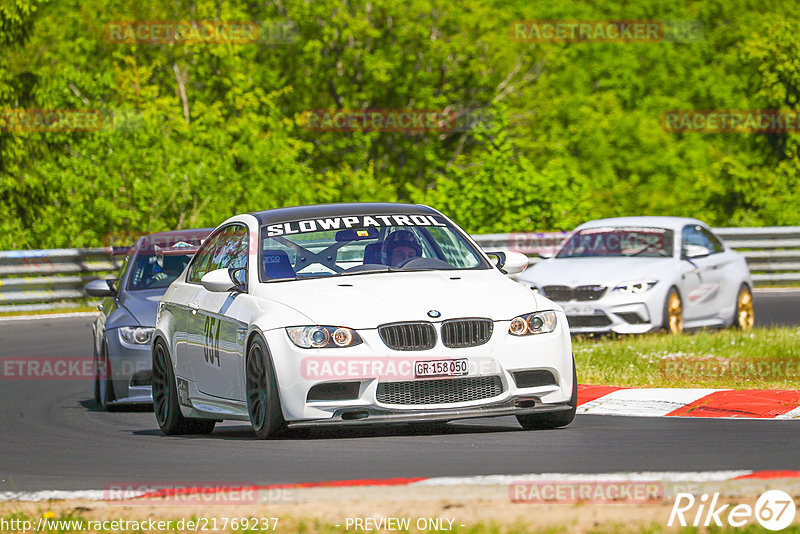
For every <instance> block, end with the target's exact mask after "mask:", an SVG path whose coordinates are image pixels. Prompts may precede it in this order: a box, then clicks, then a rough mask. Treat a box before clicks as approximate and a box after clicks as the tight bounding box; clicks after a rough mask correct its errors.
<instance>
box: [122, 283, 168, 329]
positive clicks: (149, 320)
mask: <svg viewBox="0 0 800 534" xmlns="http://www.w3.org/2000/svg"><path fill="white" fill-rule="evenodd" d="M166 290H167V289H166V288H164V289H140V290H137V291H126V292H125V293H124V294H123V296H122V298H120V303H121V304H122V306H123V307H124V308H125V309H126V310H127V311H128V312H129V313H130V314H131V315H132V316H133V318H134V319H135V320H136V321H137V322H138V323H139V325H140V326H155V325H156V313H157V312H158V303H159V302H160V301H161V297H163V296H164V293H165V292H166ZM121 326H124V325H121Z"/></svg>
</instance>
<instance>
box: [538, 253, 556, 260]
mask: <svg viewBox="0 0 800 534" xmlns="http://www.w3.org/2000/svg"><path fill="white" fill-rule="evenodd" d="M555 255H556V253H555V252H539V253H538V254H537V256H539V257H540V258H542V259H543V260H549V259H550V258H552V257H554V256H555Z"/></svg>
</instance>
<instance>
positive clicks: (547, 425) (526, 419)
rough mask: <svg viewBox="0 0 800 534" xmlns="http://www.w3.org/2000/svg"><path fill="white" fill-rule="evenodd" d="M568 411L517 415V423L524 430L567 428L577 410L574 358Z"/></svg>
mask: <svg viewBox="0 0 800 534" xmlns="http://www.w3.org/2000/svg"><path fill="white" fill-rule="evenodd" d="M569 407H570V409H569V410H565V411H563V412H555V413H543V414H539V415H537V414H529V415H518V416H517V421H519V424H520V425H521V426H522V428H524V429H525V430H549V429H552V428H559V427H562V426H567V425H568V424H570V423H571V422H572V421H573V420H574V419H575V412H576V411H577V410H578V374H577V373H576V372H575V358H573V359H572V395H571V396H570V399H569Z"/></svg>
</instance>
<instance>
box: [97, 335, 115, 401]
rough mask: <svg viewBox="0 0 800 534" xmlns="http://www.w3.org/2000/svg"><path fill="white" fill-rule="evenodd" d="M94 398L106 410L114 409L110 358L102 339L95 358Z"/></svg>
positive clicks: (104, 341)
mask: <svg viewBox="0 0 800 534" xmlns="http://www.w3.org/2000/svg"><path fill="white" fill-rule="evenodd" d="M94 374H95V399H97V402H98V403H99V404H100V406H101V407H102V408H103V409H104V410H105V411H107V412H111V411H113V410H114V405H113V404H112V403H113V402H114V400H115V399H116V395H114V381H113V380H112V379H111V377H112V376H113V374H112V372H111V359H110V358H109V357H108V344H106V340H105V339H103V344H102V346H101V347H100V356H99V358H98V359H97V365H96V366H95V373H94Z"/></svg>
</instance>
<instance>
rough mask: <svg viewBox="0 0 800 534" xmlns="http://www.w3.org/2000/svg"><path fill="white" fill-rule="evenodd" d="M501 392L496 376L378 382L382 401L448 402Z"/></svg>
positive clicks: (479, 397) (499, 382)
mask: <svg viewBox="0 0 800 534" xmlns="http://www.w3.org/2000/svg"><path fill="white" fill-rule="evenodd" d="M501 393H503V383H502V381H501V380H500V377H499V376H468V377H462V378H446V379H441V380H408V381H404V382H382V383H380V384H378V391H377V399H378V402H380V403H383V404H400V405H415V404H451V403H455V402H469V401H475V400H481V399H490V398H492V397H496V396H498V395H500V394H501Z"/></svg>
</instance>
